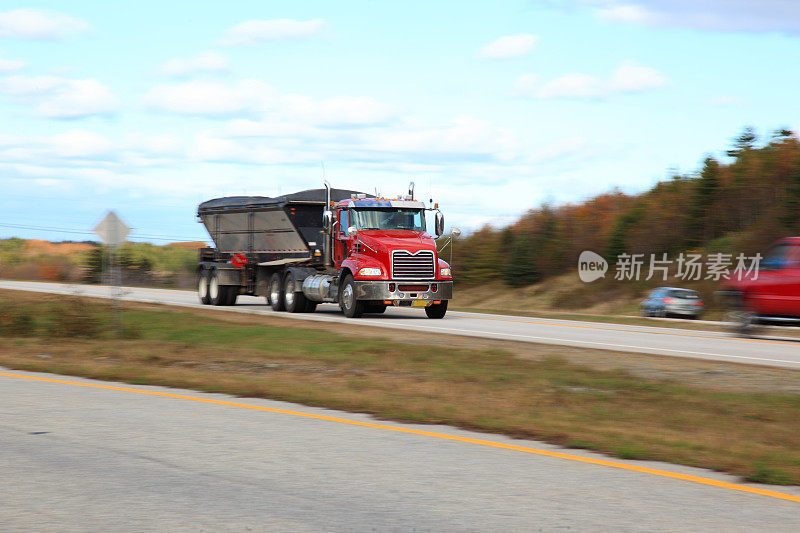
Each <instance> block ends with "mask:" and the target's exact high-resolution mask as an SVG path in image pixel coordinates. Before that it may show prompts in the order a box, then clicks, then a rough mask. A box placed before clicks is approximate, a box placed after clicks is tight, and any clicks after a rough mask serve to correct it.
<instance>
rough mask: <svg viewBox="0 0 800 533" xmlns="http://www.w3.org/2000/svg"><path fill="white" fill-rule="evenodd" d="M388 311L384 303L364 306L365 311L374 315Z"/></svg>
mask: <svg viewBox="0 0 800 533" xmlns="http://www.w3.org/2000/svg"><path fill="white" fill-rule="evenodd" d="M385 311H386V306H385V305H383V304H366V305H365V306H364V312H365V313H372V314H374V315H380V314H381V313H384V312H385Z"/></svg>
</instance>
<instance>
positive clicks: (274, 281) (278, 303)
mask: <svg viewBox="0 0 800 533" xmlns="http://www.w3.org/2000/svg"><path fill="white" fill-rule="evenodd" d="M281 277H282V276H281V273H280V272H275V273H274V274H273V275H272V277H271V278H269V304H270V305H271V306H272V309H273V310H274V311H284V310H285V309H286V308H285V307H284V306H283V305H284V302H283V283H282V281H283V280H282V279H281Z"/></svg>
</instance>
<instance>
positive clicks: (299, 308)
mask: <svg viewBox="0 0 800 533" xmlns="http://www.w3.org/2000/svg"><path fill="white" fill-rule="evenodd" d="M296 287H297V281H296V280H295V279H294V273H293V272H292V271H291V270H290V271H288V272H287V273H286V276H284V282H283V301H284V307H285V308H286V310H287V311H289V312H290V313H305V312H306V307H307V305H306V302H307V298H306V295H305V294H303V293H302V291H301V292H296V291H295V289H296Z"/></svg>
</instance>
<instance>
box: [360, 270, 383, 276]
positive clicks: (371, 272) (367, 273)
mask: <svg viewBox="0 0 800 533" xmlns="http://www.w3.org/2000/svg"><path fill="white" fill-rule="evenodd" d="M358 275H359V276H380V275H381V269H380V268H362V269H360V270H359V271H358Z"/></svg>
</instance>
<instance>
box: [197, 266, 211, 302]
mask: <svg viewBox="0 0 800 533" xmlns="http://www.w3.org/2000/svg"><path fill="white" fill-rule="evenodd" d="M197 296H198V297H199V298H200V303H201V304H203V305H208V304H210V303H211V298H209V297H208V270H206V269H205V268H204V269H202V270H201V271H200V272H198V273H197Z"/></svg>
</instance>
